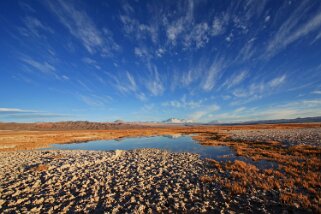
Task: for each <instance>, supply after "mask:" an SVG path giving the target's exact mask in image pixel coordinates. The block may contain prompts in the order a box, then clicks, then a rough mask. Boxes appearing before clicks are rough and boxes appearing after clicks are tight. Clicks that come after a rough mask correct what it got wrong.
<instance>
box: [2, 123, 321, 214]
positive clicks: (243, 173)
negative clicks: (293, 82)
mask: <svg viewBox="0 0 321 214" xmlns="http://www.w3.org/2000/svg"><path fill="white" fill-rule="evenodd" d="M0 129H1V131H0V212H1V213H15V212H22V213H30V212H32V213H57V212H59V213H75V212H76V213H78V212H79V213H83V212H85V213H101V212H107V213H126V212H127V213H177V212H179V213H181V212H183V213H213V212H214V213H220V212H221V213H233V212H244V213H249V212H250V213H280V212H296V213H320V212H321V124H320V123H306V124H264V125H258V124H256V125H235V126H207V125H206V126H205V125H204V126H183V125H181V126H179V125H157V124H112V123H111V124H100V123H86V122H73V123H68V122H67V123H36V124H14V123H11V124H8V123H2V124H0ZM175 134H183V135H185V134H193V137H192V138H193V139H194V140H196V141H197V142H198V143H200V144H202V145H207V146H229V147H230V148H232V150H233V151H234V153H235V155H236V157H239V158H237V159H229V158H228V157H226V160H225V161H218V160H214V159H204V158H200V156H199V155H197V154H192V153H173V152H169V151H166V150H160V149H137V150H130V151H124V150H116V151H80V150H78V151H77V150H76V151H75V150H73V151H71V150H70V151H69V150H46V148H49V147H50V145H52V144H64V143H75V142H86V141H92V140H109V139H121V138H127V137H141V136H159V135H175ZM264 162H270V163H273V167H270V168H267V167H261V165H260V163H264Z"/></svg>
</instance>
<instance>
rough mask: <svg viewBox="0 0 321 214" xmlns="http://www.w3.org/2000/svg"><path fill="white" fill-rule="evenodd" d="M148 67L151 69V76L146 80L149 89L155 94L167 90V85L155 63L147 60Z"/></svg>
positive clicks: (157, 94)
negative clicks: (165, 85)
mask: <svg viewBox="0 0 321 214" xmlns="http://www.w3.org/2000/svg"><path fill="white" fill-rule="evenodd" d="M147 69H148V71H149V78H147V79H146V81H145V86H146V88H147V90H148V91H149V92H150V93H151V94H152V95H153V96H159V95H162V94H163V93H164V91H165V87H164V84H163V82H162V80H161V78H160V75H159V73H158V69H157V67H156V66H155V65H154V64H152V63H150V62H147Z"/></svg>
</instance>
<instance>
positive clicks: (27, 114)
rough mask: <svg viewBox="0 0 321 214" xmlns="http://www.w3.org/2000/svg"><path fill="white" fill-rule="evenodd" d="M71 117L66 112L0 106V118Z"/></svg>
mask: <svg viewBox="0 0 321 214" xmlns="http://www.w3.org/2000/svg"><path fill="white" fill-rule="evenodd" d="M68 117H72V116H71V115H67V114H57V113H50V112H43V111H38V110H29V109H21V108H0V120H1V119H2V120H32V121H34V120H37V119H46V120H48V119H53V118H68Z"/></svg>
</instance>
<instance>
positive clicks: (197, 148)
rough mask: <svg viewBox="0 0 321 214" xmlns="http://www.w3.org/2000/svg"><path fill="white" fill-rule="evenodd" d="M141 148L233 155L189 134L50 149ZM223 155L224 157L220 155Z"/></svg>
mask: <svg viewBox="0 0 321 214" xmlns="http://www.w3.org/2000/svg"><path fill="white" fill-rule="evenodd" d="M141 148H157V149H165V150H168V151H171V152H191V153H196V154H200V156H201V157H202V158H214V159H226V157H231V156H233V154H234V153H233V151H232V150H231V149H230V147H227V146H203V145H201V144H199V143H197V142H196V141H195V140H193V139H192V137H191V136H187V135H184V136H179V135H172V136H171V135H168V136H167V135H166V136H155V137H135V138H121V139H116V140H97V141H89V142H82V143H70V144H54V145H53V146H52V147H51V149H64V150H66V149H67V150H100V151H106V150H116V149H120V150H132V149H141ZM222 156H224V157H222Z"/></svg>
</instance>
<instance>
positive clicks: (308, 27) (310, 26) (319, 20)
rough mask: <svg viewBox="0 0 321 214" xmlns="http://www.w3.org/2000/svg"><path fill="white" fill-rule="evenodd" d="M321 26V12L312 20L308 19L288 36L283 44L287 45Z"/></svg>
mask: <svg viewBox="0 0 321 214" xmlns="http://www.w3.org/2000/svg"><path fill="white" fill-rule="evenodd" d="M320 26H321V12H319V13H318V14H317V15H316V16H314V17H313V18H312V19H311V20H309V21H307V22H306V23H305V24H304V25H303V26H301V27H300V28H299V29H297V30H296V31H295V32H293V33H292V34H290V35H289V37H287V38H286V40H285V41H284V43H283V45H284V46H287V45H288V44H290V43H292V42H294V41H296V40H298V39H300V38H301V37H304V36H306V35H307V34H309V33H310V32H312V31H315V30H318V29H319V27H320Z"/></svg>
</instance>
